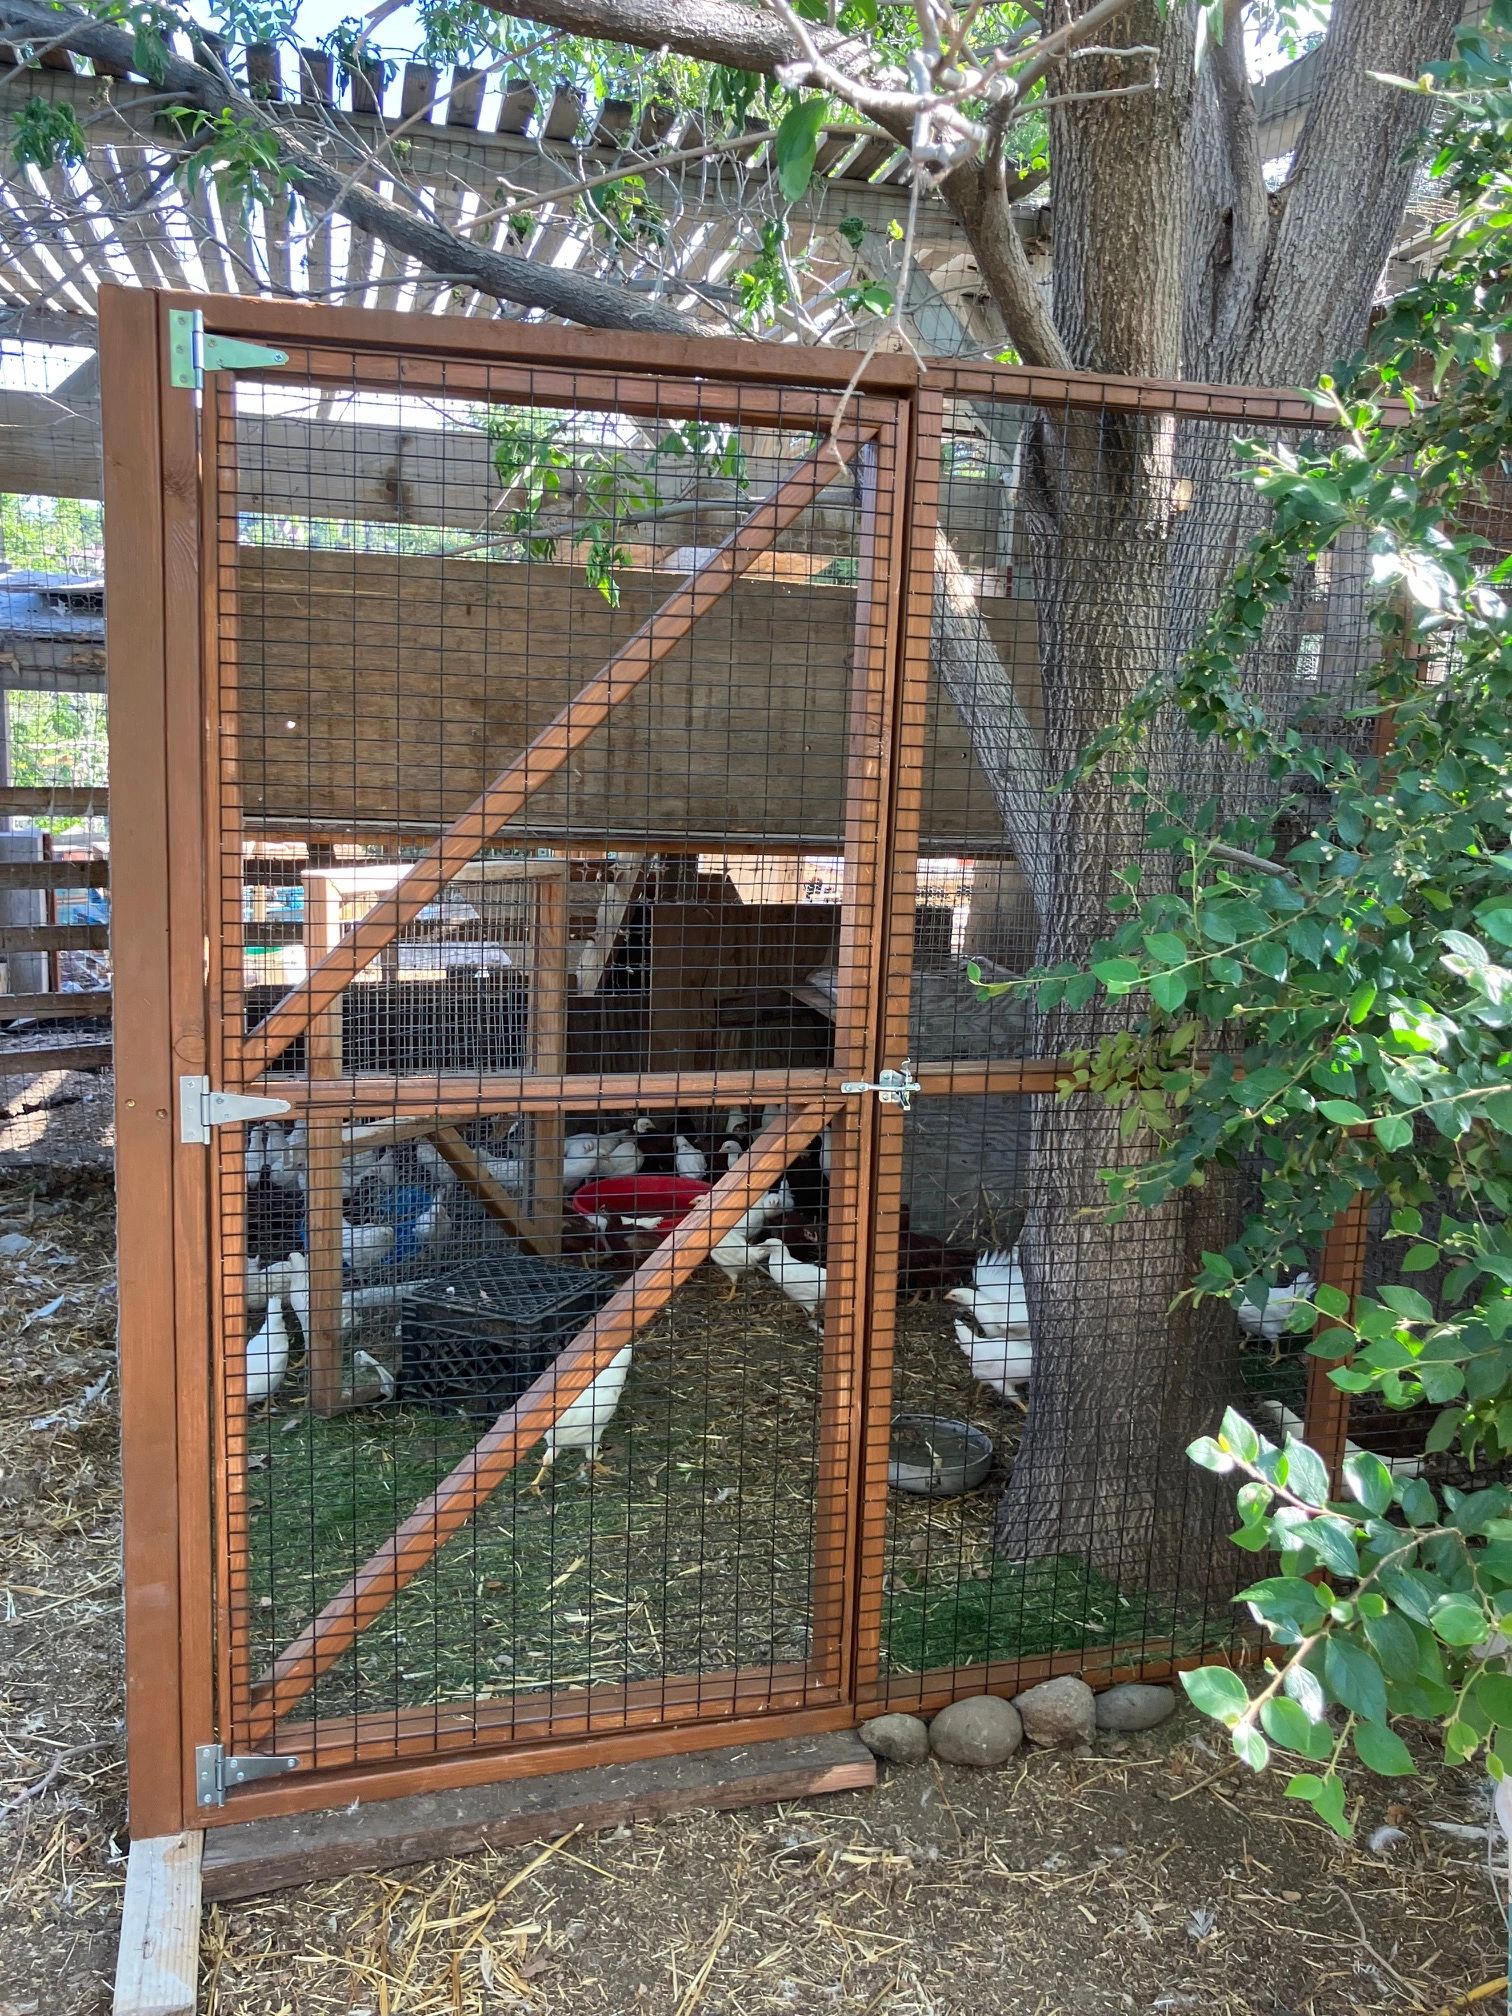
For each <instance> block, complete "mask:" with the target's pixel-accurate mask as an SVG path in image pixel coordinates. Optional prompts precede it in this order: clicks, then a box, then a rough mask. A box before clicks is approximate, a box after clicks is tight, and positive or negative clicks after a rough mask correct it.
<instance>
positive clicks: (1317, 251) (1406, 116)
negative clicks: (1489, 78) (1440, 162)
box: [1222, 0, 1461, 384]
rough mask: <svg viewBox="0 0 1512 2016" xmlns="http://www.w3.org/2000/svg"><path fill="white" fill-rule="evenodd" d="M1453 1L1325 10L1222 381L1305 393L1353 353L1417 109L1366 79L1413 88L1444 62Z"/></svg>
mask: <svg viewBox="0 0 1512 2016" xmlns="http://www.w3.org/2000/svg"><path fill="white" fill-rule="evenodd" d="M1460 13H1461V7H1460V0H1414V4H1413V5H1412V6H1410V7H1404V6H1402V5H1401V4H1400V0H1335V4H1334V9H1333V15H1332V18H1331V19H1330V21H1329V25H1328V37H1327V40H1326V41H1325V43H1324V45H1323V54H1322V61H1321V66H1320V69H1319V75H1318V85H1317V90H1316V92H1315V94H1314V97H1313V101H1312V107H1311V109H1310V111H1309V113H1308V116H1307V124H1306V125H1305V127H1304V128H1303V131H1302V138H1301V140H1300V141H1299V142H1298V145H1297V151H1296V153H1295V155H1294V156H1293V158H1292V167H1291V173H1290V174H1289V175H1288V177H1287V179H1286V182H1285V183H1284V185H1283V186H1282V189H1281V191H1280V198H1279V200H1280V205H1281V217H1280V222H1279V224H1278V226H1277V227H1276V229H1275V231H1274V233H1273V236H1272V242H1271V248H1270V257H1269V260H1268V262H1267V266H1266V273H1265V279H1264V283H1263V285H1262V288H1261V290H1260V298H1259V303H1258V308H1257V312H1256V315H1255V318H1254V324H1253V332H1252V334H1251V336H1250V338H1249V340H1248V342H1247V343H1245V344H1242V345H1240V346H1238V348H1237V349H1236V351H1235V352H1234V354H1232V355H1231V356H1230V357H1229V358H1228V359H1227V360H1226V364H1227V368H1226V369H1225V370H1224V372H1223V373H1222V375H1224V376H1227V377H1231V378H1237V379H1238V380H1239V381H1240V382H1241V383H1242V382H1245V381H1246V380H1248V381H1250V382H1253V383H1258V384H1272V383H1276V382H1279V381H1278V379H1277V378H1276V377H1275V376H1274V375H1272V374H1273V372H1274V369H1275V365H1274V364H1273V362H1272V360H1277V361H1279V360H1281V359H1284V360H1285V363H1284V373H1285V377H1286V380H1287V382H1290V383H1292V384H1300V383H1303V382H1304V381H1307V382H1310V381H1311V380H1312V379H1313V378H1315V377H1316V376H1317V374H1318V373H1319V372H1320V371H1325V370H1327V369H1328V368H1329V366H1330V365H1332V364H1334V363H1336V362H1337V361H1338V359H1339V357H1340V355H1341V353H1347V352H1349V351H1350V350H1353V349H1354V348H1355V346H1356V344H1357V343H1358V341H1359V331H1360V330H1361V329H1362V328H1363V326H1364V322H1365V318H1366V316H1367V315H1368V313H1369V309H1370V303H1371V301H1372V300H1373V298H1374V295H1375V289H1376V285H1377V282H1378V281H1379V280H1380V277H1381V273H1382V271H1383V269H1384V267H1385V265H1386V261H1387V259H1388V258H1389V257H1390V253H1391V247H1392V242H1393V240H1394V238H1395V236H1396V233H1397V230H1398V229H1399V227H1400V224H1401V217H1402V210H1403V208H1404V206H1405V204H1406V201H1407V195H1408V191H1409V190H1410V188H1411V186H1412V173H1413V165H1412V162H1411V161H1410V160H1407V159H1404V158H1403V157H1404V154H1405V153H1406V150H1407V148H1408V145H1409V143H1410V141H1411V140H1412V137H1413V135H1414V134H1415V133H1416V132H1417V131H1418V130H1419V129H1420V128H1421V127H1423V126H1424V125H1425V124H1426V119H1427V114H1426V112H1425V109H1424V101H1423V100H1422V99H1420V98H1416V97H1411V96H1409V95H1408V94H1407V93H1406V92H1405V91H1397V90H1393V89H1392V88H1391V87H1390V86H1389V85H1385V84H1377V83H1376V82H1374V80H1373V79H1372V78H1371V76H1370V75H1369V74H1368V73H1369V72H1371V71H1373V70H1375V71H1384V72H1386V73H1388V74H1394V75H1397V76H1405V77H1415V76H1416V75H1417V74H1418V72H1419V71H1420V70H1421V69H1422V67H1423V66H1424V64H1426V63H1430V62H1433V61H1435V60H1437V59H1438V58H1439V57H1442V56H1446V55H1448V54H1449V52H1450V50H1451V49H1452V47H1453V42H1454V29H1455V26H1456V24H1457V23H1458V21H1459V18H1460Z"/></svg>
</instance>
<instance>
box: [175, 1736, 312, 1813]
mask: <svg viewBox="0 0 1512 2016" xmlns="http://www.w3.org/2000/svg"><path fill="white" fill-rule="evenodd" d="M298 1769H299V1759H298V1758H297V1757H270V1756H268V1755H267V1754H266V1753H265V1752H263V1751H258V1750H254V1751H252V1752H251V1753H250V1754H249V1755H247V1756H245V1757H228V1756H227V1755H226V1751H225V1746H224V1744H221V1743H201V1744H200V1746H199V1748H198V1749H197V1750H196V1751H195V1753H194V1789H195V1796H196V1798H197V1799H198V1800H199V1803H200V1805H201V1806H224V1805H225V1803H226V1793H227V1792H228V1791H229V1790H230V1788H231V1787H232V1786H233V1785H252V1784H255V1783H256V1781H257V1780H258V1779H259V1778H281V1777H282V1776H283V1775H284V1773H285V1772H286V1771H297V1770H298Z"/></svg>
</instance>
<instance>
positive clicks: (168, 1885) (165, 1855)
mask: <svg viewBox="0 0 1512 2016" xmlns="http://www.w3.org/2000/svg"><path fill="white" fill-rule="evenodd" d="M204 1840H205V1837H204V1835H203V1834H200V1833H193V1834H160V1835H155V1836H152V1837H149V1838H148V1839H146V1840H141V1841H133V1842H132V1844H131V1852H130V1854H129V1855H128V1857H127V1861H126V1895H125V1897H124V1899H123V1901H122V1906H121V1939H120V1946H119V1948H118V1950H117V1954H116V1977H115V2000H114V2002H113V2003H112V2005H111V2007H112V2010H113V2016H194V2012H195V2009H196V2007H197V2006H198V2003H197V1997H198V1993H199V1944H200V1868H201V1855H202V1850H203V1847H204Z"/></svg>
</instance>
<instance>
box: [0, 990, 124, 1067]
mask: <svg viewBox="0 0 1512 2016" xmlns="http://www.w3.org/2000/svg"><path fill="white" fill-rule="evenodd" d="M4 999H5V996H4V995H3V994H0V1002H3V1001H4ZM112 1055H113V1052H112V1049H111V1045H110V1041H109V1039H108V1038H104V1039H102V1040H101V1041H100V1042H98V1043H71V1044H61V1043H60V1044H57V1045H55V1046H54V1047H53V1048H52V1049H48V1048H47V1046H46V1045H45V1044H42V1043H38V1044H36V1045H34V1046H33V1048H32V1049H30V1050H0V1078H30V1077H35V1076H36V1074H37V1073H38V1072H40V1071H103V1070H104V1069H105V1068H106V1066H107V1065H108V1064H109V1063H110V1061H111V1057H112Z"/></svg>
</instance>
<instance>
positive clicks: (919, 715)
mask: <svg viewBox="0 0 1512 2016" xmlns="http://www.w3.org/2000/svg"><path fill="white" fill-rule="evenodd" d="M912 417H913V448H912V454H911V457H910V464H911V466H909V467H908V468H907V469H903V470H899V471H897V472H896V481H895V484H894V492H895V495H896V496H897V497H898V498H899V500H900V502H902V503H904V504H905V505H906V511H907V521H906V522H907V530H906V533H905V531H904V529H903V527H902V526H899V527H896V528H895V532H894V536H895V538H896V539H897V541H898V544H897V547H896V548H895V550H894V554H893V565H894V567H895V569H896V570H897V571H898V572H899V573H901V575H902V576H903V580H904V583H905V600H904V604H903V608H902V611H901V622H900V626H899V628H900V642H901V651H900V652H899V655H898V662H897V665H896V669H895V672H894V677H893V680H892V682H891V692H892V703H893V715H892V720H891V722H890V724H889V725H890V730H891V737H890V739H891V746H890V748H889V751H888V769H889V784H888V789H887V791H886V794H885V796H886V799H887V802H888V805H889V807H890V815H889V821H888V825H887V827H886V829H885V830H884V831H883V832H882V833H881V834H880V835H879V844H880V845H881V848H882V873H881V875H880V877H879V881H880V888H879V892H878V893H879V896H880V898H881V901H880V905H879V909H878V914H877V917H876V920H875V925H874V933H875V938H876V941H877V947H878V951H879V954H880V965H879V968H878V971H877V975H876V980H875V985H876V988H877V998H878V1000H879V1001H880V1002H881V1004H882V1009H881V1013H880V1014H879V1016H878V1018H877V1024H876V1036H877V1058H878V1061H879V1062H883V1063H894V1062H896V1061H897V1060H898V1059H899V1058H901V1057H903V1056H905V1055H906V1054H907V1052H908V1049H909V1021H910V1003H911V1000H912V992H913V963H914V921H915V915H916V908H915V906H916V900H917V871H918V846H919V830H920V822H921V818H922V811H923V797H924V782H925V778H926V776H927V774H928V766H927V764H926V761H925V746H926V733H927V724H928V709H929V693H930V684H931V672H930V661H929V637H930V624H931V619H932V615H933V605H934V592H933V590H934V538H935V525H936V517H937V506H938V489H939V468H940V440H941V433H942V429H943V418H944V402H943V400H942V399H941V398H940V396H939V394H938V393H935V392H933V391H930V390H925V391H924V392H923V393H921V395H920V397H919V399H918V401H917V402H916V404H915V405H914V408H913V416H912ZM905 538H906V540H907V542H908V543H907V544H906V545H905V543H904V541H905ZM914 1075H915V1076H916V1077H920V1074H919V1072H918V1070H917V1068H916V1070H915V1074H914ZM920 1083H921V1084H923V1083H925V1080H924V1079H923V1078H922V1077H920ZM921 1096H924V1097H928V1096H929V1094H928V1093H927V1092H926V1093H924V1094H922V1095H921ZM907 1124H908V1123H907V1120H906V1118H905V1116H904V1114H903V1113H902V1112H901V1111H900V1109H899V1108H897V1107H895V1106H882V1105H880V1104H879V1105H878V1106H877V1107H876V1108H875V1109H874V1112H873V1139H872V1154H873V1158H874V1159H873V1193H872V1212H871V1232H872V1247H871V1254H870V1263H869V1264H870V1281H869V1287H870V1304H869V1317H868V1324H867V1329H868V1337H867V1346H868V1352H867V1363H866V1377H865V1384H864V1387H863V1392H862V1402H861V1406H860V1408H859V1409H858V1410H857V1411H858V1415H859V1417H860V1418H859V1420H858V1423H857V1428H858V1449H857V1454H856V1465H855V1471H854V1476H855V1494H856V1509H857V1537H856V1557H855V1558H856V1570H855V1578H854V1588H855V1602H856V1617H855V1636H854V1641H853V1647H852V1651H853V1658H852V1668H851V1672H852V1684H853V1686H854V1687H855V1688H856V1690H857V1691H858V1693H864V1692H865V1691H866V1690H868V1689H871V1688H875V1687H876V1686H877V1685H878V1684H879V1678H880V1675H881V1670H882V1626H883V1608H884V1595H883V1590H884V1579H885V1577H886V1573H887V1566H888V1561H887V1534H888V1521H889V1505H888V1497H889V1493H888V1483H887V1463H888V1455H889V1443H890V1441H891V1425H892V1415H893V1407H894V1399H893V1367H894V1352H895V1348H896V1342H897V1303H898V1297H897V1269H898V1235H899V1229H900V1217H901V1206H902V1201H903V1179H904V1152H905V1141H906V1133H907Z"/></svg>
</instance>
